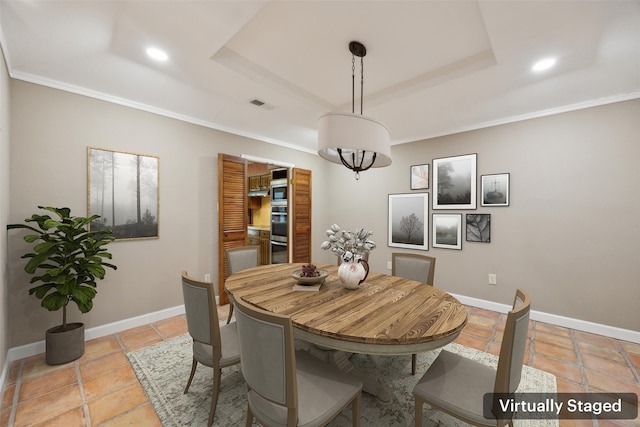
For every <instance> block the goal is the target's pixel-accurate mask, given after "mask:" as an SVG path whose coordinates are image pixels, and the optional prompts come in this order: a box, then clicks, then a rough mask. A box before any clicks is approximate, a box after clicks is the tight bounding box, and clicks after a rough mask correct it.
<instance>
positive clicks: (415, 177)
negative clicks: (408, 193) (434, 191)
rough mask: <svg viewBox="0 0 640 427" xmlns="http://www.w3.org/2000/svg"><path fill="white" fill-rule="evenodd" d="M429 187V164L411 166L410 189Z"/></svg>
mask: <svg viewBox="0 0 640 427" xmlns="http://www.w3.org/2000/svg"><path fill="white" fill-rule="evenodd" d="M427 188H429V164H428V163H427V164H424V165H413V166H411V189H412V190H426V189H427Z"/></svg>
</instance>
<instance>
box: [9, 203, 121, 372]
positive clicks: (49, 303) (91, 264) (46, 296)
mask: <svg viewBox="0 0 640 427" xmlns="http://www.w3.org/2000/svg"><path fill="white" fill-rule="evenodd" d="M38 208H40V209H44V210H46V211H49V212H52V213H54V214H55V215H56V217H54V218H52V217H51V216H50V215H48V214H45V215H38V214H33V215H32V216H31V218H27V219H25V222H26V223H27V224H10V225H8V226H7V228H8V229H27V230H29V231H31V232H32V233H30V234H27V235H25V236H24V240H25V241H26V242H28V243H34V246H33V249H32V250H33V252H29V253H27V254H25V255H23V256H22V258H26V259H28V260H29V261H28V262H27V264H26V266H25V268H24V269H25V271H26V272H27V273H29V274H31V275H32V278H31V282H30V283H31V284H34V283H40V284H39V285H37V286H34V287H32V288H31V289H29V295H35V297H36V298H38V299H40V300H42V303H41V305H42V307H44V308H46V309H47V310H49V311H57V310H60V309H62V324H61V325H58V326H54V327H53V328H50V329H48V330H47V331H46V339H45V347H46V362H47V364H49V365H59V364H62V363H67V362H71V361H73V360H76V359H77V358H79V357H80V356H82V355H83V354H84V323H77V322H74V323H67V305H69V303H70V302H74V303H75V304H76V305H77V306H78V309H79V310H80V312H82V313H87V312H89V311H90V310H91V309H92V308H93V298H94V297H95V296H96V292H97V291H96V286H97V280H101V279H103V278H104V277H105V274H106V270H105V267H109V268H112V269H114V270H116V269H117V267H116V266H115V265H113V264H110V263H108V262H105V260H110V259H111V257H112V256H111V254H110V253H109V252H108V251H107V250H106V249H105V245H107V244H109V243H111V242H112V241H113V240H114V237H113V236H112V235H111V234H112V231H111V230H110V229H101V230H99V231H90V230H89V224H90V223H91V221H94V220H95V219H97V218H100V216H99V215H93V216H91V217H89V218H86V217H79V216H71V210H70V209H69V208H54V207H43V206H38ZM29 223H34V226H31V225H28V224H29ZM36 226H37V228H36Z"/></svg>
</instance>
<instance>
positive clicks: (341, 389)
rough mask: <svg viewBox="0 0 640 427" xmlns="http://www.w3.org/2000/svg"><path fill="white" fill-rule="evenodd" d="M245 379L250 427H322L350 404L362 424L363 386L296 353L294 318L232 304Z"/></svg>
mask: <svg viewBox="0 0 640 427" xmlns="http://www.w3.org/2000/svg"><path fill="white" fill-rule="evenodd" d="M234 303H235V305H236V310H237V313H236V323H237V324H238V334H239V336H240V354H241V362H240V365H241V367H242V374H243V375H244V379H245V381H246V383H247V400H248V407H247V422H246V425H247V426H251V425H252V423H253V419H254V418H255V419H257V420H258V422H259V423H260V424H261V425H264V426H268V427H271V426H288V427H290V426H297V425H304V426H321V425H326V424H327V423H328V422H329V421H331V420H332V419H333V418H335V417H336V416H337V415H339V414H340V413H341V412H342V411H343V409H344V408H346V407H347V406H348V405H349V404H351V405H352V419H353V425H354V426H358V425H359V420H360V396H361V394H362V382H361V381H360V380H358V379H356V378H354V377H352V376H351V375H349V374H347V373H344V372H342V371H340V370H338V369H337V368H336V367H335V366H332V365H329V364H327V363H325V362H322V361H321V360H320V359H317V358H316V357H314V356H312V355H311V354H309V353H307V352H305V351H296V350H295V347H294V340H293V325H292V322H291V318H290V317H288V316H283V315H280V314H274V313H270V312H267V311H264V310H262V309H259V308H256V307H254V306H252V305H250V304H248V303H246V302H245V301H243V300H242V299H236V300H235V301H234Z"/></svg>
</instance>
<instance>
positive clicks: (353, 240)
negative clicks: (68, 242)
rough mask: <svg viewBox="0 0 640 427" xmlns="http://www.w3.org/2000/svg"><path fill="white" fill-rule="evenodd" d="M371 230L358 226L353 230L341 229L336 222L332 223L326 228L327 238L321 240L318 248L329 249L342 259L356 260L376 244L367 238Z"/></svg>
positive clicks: (347, 260)
mask: <svg viewBox="0 0 640 427" xmlns="http://www.w3.org/2000/svg"><path fill="white" fill-rule="evenodd" d="M372 234H373V232H372V231H369V230H365V229H364V228H359V229H357V230H356V231H355V233H354V232H352V231H348V230H341V229H340V226H339V225H338V224H333V225H332V226H331V227H330V228H329V229H328V230H327V236H328V237H329V240H327V241H325V242H322V245H320V249H324V250H327V249H331V252H333V253H334V254H336V255H337V256H339V257H341V258H342V260H343V261H346V262H349V261H351V260H354V261H357V260H358V259H359V258H362V257H363V256H364V254H366V253H369V252H371V251H372V250H374V249H375V248H376V244H375V243H374V242H373V241H372V240H369V236H371V235H372Z"/></svg>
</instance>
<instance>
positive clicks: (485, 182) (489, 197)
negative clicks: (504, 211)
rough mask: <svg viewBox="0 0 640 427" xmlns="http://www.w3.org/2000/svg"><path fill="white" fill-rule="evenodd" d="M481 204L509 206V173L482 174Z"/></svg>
mask: <svg viewBox="0 0 640 427" xmlns="http://www.w3.org/2000/svg"><path fill="white" fill-rule="evenodd" d="M481 178H482V185H481V193H482V200H481V202H480V204H481V205H482V206H509V174H508V173H496V174H491V175H482V177H481Z"/></svg>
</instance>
